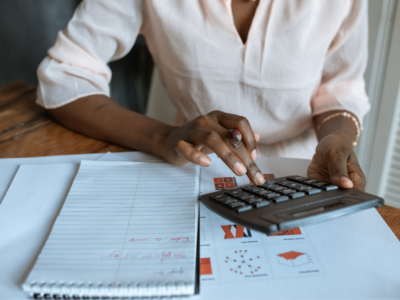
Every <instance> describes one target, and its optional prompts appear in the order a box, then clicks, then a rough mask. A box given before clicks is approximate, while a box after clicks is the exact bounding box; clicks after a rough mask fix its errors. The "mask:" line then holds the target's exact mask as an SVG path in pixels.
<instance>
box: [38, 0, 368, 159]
mask: <svg viewBox="0 0 400 300" xmlns="http://www.w3.org/2000/svg"><path fill="white" fill-rule="evenodd" d="M139 33H141V34H143V35H144V36H145V38H146V41H147V44H148V47H149V50H150V52H151V54H152V56H153V59H154V61H155V63H156V65H157V68H158V70H159V72H160V76H161V79H162V82H163V84H164V86H165V87H166V89H167V91H168V94H169V97H170V99H171V100H172V102H173V104H174V105H175V106H176V108H177V111H178V114H177V116H176V122H175V123H176V124H177V125H179V124H184V123H185V122H187V121H189V120H192V119H194V118H196V117H197V116H199V115H201V114H207V113H208V112H210V111H212V110H221V111H225V112H229V113H233V114H238V115H242V116H245V117H247V118H248V120H249V121H250V124H251V126H252V128H253V130H254V131H256V132H258V133H259V134H260V135H261V141H260V145H259V152H260V154H264V155H269V156H285V157H300V158H311V156H312V154H313V153H314V151H315V147H316V145H317V139H316V135H315V131H314V129H313V128H312V117H313V116H314V115H318V114H321V113H323V112H327V111H330V110H341V109H345V110H347V111H350V112H352V113H353V114H354V115H356V116H357V117H358V119H359V120H360V121H362V118H363V116H364V115H365V114H366V113H367V112H368V110H369V108H370V106H369V103H368V97H367V95H366V92H365V83H364V79H363V73H364V71H365V67H366V63H367V1H366V0H353V1H351V0H334V1H332V0H301V1H299V0H285V1H281V0H280V1H274V0H260V3H259V5H258V7H257V10H256V13H255V16H254V18H253V21H252V24H251V28H250V31H249V34H248V39H247V42H246V43H245V44H243V42H242V40H241V39H240V36H239V34H238V32H237V30H236V28H235V25H234V22H233V16H232V9H231V2H230V1H229V0H153V1H151V0H143V1H139V0H134V1H132V0H118V1H110V0H86V1H83V2H82V3H81V4H80V5H79V7H78V8H77V10H76V12H75V14H74V16H73V18H72V20H71V21H70V22H69V24H68V26H67V28H66V29H65V30H63V31H60V32H59V34H58V37H57V40H56V42H55V45H54V46H53V47H52V48H51V49H50V50H49V51H48V56H47V57H46V58H45V59H44V61H43V62H42V63H41V65H40V66H39V69H38V77H39V89H38V99H37V102H38V103H39V104H40V105H42V106H44V107H46V108H57V107H60V106H62V105H65V104H67V103H70V102H72V101H74V100H76V99H78V98H81V97H84V96H87V95H93V94H104V95H107V96H109V94H110V90H109V82H110V79H111V71H110V68H109V67H108V66H107V63H108V62H109V61H113V60H116V59H119V58H121V57H123V56H124V55H126V54H127V53H128V52H129V50H130V49H131V48H132V46H133V44H134V42H135V40H136V37H137V35H138V34H139Z"/></svg>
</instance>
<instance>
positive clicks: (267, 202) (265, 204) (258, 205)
mask: <svg viewBox="0 0 400 300" xmlns="http://www.w3.org/2000/svg"><path fill="white" fill-rule="evenodd" d="M268 205H269V201H267V200H263V201H261V202H257V203H256V204H254V207H255V208H261V207H264V206H268Z"/></svg>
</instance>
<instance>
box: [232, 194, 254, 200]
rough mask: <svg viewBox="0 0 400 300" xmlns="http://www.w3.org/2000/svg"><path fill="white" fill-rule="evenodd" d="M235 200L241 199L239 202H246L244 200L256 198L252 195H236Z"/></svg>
mask: <svg viewBox="0 0 400 300" xmlns="http://www.w3.org/2000/svg"><path fill="white" fill-rule="evenodd" d="M235 198H236V199H239V200H244V199H249V198H254V195H252V194H242V195H236V196H235Z"/></svg>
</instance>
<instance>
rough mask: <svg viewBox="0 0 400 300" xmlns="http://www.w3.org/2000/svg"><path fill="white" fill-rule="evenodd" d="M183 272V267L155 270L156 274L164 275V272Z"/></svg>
mask: <svg viewBox="0 0 400 300" xmlns="http://www.w3.org/2000/svg"><path fill="white" fill-rule="evenodd" d="M183 272H184V271H183V268H182V267H180V268H179V269H177V268H173V269H171V270H167V271H164V270H162V271H157V272H154V274H158V275H164V274H182V273H183Z"/></svg>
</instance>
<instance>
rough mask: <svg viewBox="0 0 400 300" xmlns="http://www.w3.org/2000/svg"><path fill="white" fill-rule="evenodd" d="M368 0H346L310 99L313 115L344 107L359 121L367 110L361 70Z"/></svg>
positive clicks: (363, 64)
mask: <svg viewBox="0 0 400 300" xmlns="http://www.w3.org/2000/svg"><path fill="white" fill-rule="evenodd" d="M367 10H368V8H367V1H366V0H354V1H349V2H348V6H347V12H346V14H345V18H344V21H343V23H342V25H341V27H340V28H339V30H338V32H337V35H336V36H335V38H334V39H333V41H332V44H331V46H330V48H329V50H328V52H327V55H326V59H325V63H324V67H323V71H322V78H321V83H320V85H319V87H318V89H317V91H316V94H315V96H314V97H313V99H312V100H311V106H312V111H313V115H314V116H315V115H319V114H321V113H324V112H328V111H332V110H347V111H349V112H351V113H353V114H354V115H355V116H356V117H357V118H358V120H359V121H360V122H361V124H362V120H363V117H364V116H365V115H366V113H367V112H368V111H369V109H370V104H369V100H368V96H367V94H366V91H365V81H364V72H365V69H366V65H367V59H368V48H367V47H368V19H367V17H368V15H367Z"/></svg>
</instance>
